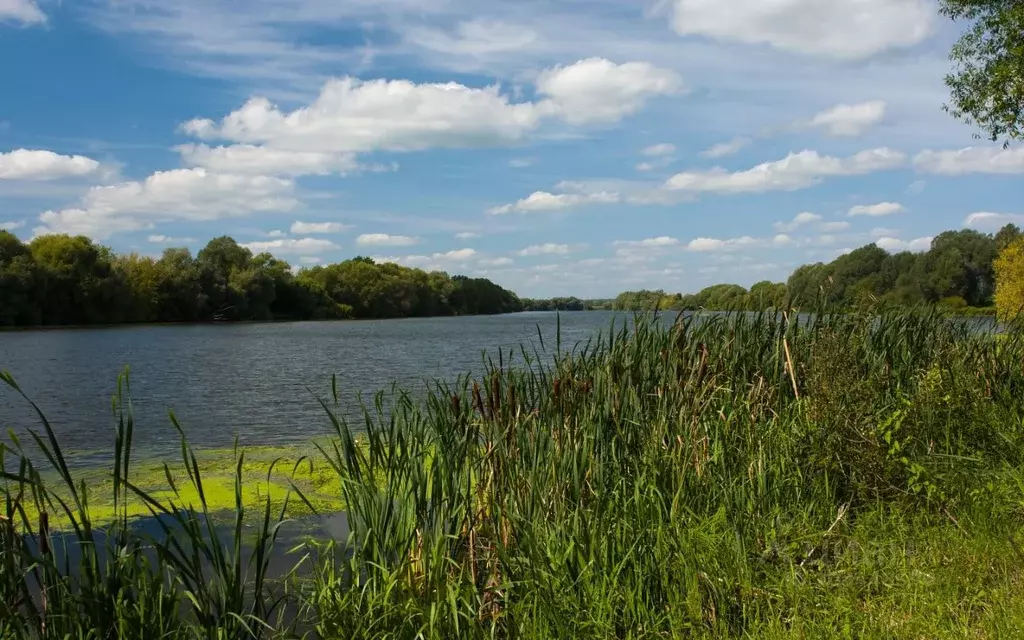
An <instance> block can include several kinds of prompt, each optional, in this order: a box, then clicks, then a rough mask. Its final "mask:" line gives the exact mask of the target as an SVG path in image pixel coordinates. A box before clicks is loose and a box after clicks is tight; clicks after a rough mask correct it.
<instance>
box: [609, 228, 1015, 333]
mask: <svg viewBox="0 0 1024 640" xmlns="http://www.w3.org/2000/svg"><path fill="white" fill-rule="evenodd" d="M1022 242H1024V240H1022V236H1021V231H1020V229H1018V228H1017V227H1016V226H1015V225H1012V224H1011V225H1007V226H1005V227H1003V228H1002V229H1001V230H999V232H998V233H996V234H994V235H991V234H985V233H979V232H977V231H972V230H962V231H946V232H945V233H942V234H939V235H938V236H936V237H935V238H934V239H933V240H932V244H931V248H930V249H929V250H928V251H925V252H923V253H911V252H909V251H904V252H901V253H889V252H887V251H885V250H884V249H881V248H880V247H878V246H877V245H875V244H869V245H865V246H863V247H861V248H859V249H856V250H854V251H851V252H850V253H847V254H844V255H842V256H840V257H838V258H836V259H835V260H833V261H832V262H829V263H827V264H825V263H821V262H818V263H815V264H808V265H804V266H802V267H800V268H798V269H797V270H796V271H794V272H793V274H792V275H791V276H790V277H789V280H788V281H787V282H785V283H782V282H770V281H764V282H758V283H757V284H755V285H753V286H752V287H750V289H749V290H748V289H746V288H744V287H741V286H739V285H735V284H718V285H714V286H711V287H708V288H706V289H704V290H703V291H701V292H699V293H694V294H686V295H684V294H678V293H677V294H669V293H666V292H665V291H661V290H658V291H647V290H644V291H627V292H625V293H622V294H620V295H619V296H618V297H617V298H615V300H614V301H613V302H612V303H611V307H612V308H614V309H626V310H639V309H653V308H659V309H676V310H695V309H708V310H734V309H746V310H750V311H760V310H765V309H783V308H795V307H810V306H814V305H818V304H826V305H829V306H835V307H840V308H859V307H864V306H873V305H882V306H886V305H914V304H933V305H938V306H941V307H943V308H946V309H948V310H950V311H952V312H956V313H963V314H972V313H973V314H986V313H993V314H994V313H995V312H996V308H995V303H996V281H997V271H998V267H999V260H998V259H997V258H998V256H1000V254H1001V253H1003V254H1004V258H1003V263H1004V264H1005V265H1006V267H1005V268H1004V271H1005V272H1006V282H1005V287H1004V289H1005V291H1006V292H1007V293H1006V296H1004V300H1005V302H1004V304H1003V306H1005V307H1007V309H1008V312H1012V309H1011V308H1010V307H1013V306H1014V305H1016V306H1017V307H1019V306H1020V305H1021V304H1024V300H1016V298H1015V296H1017V295H1018V294H1016V293H1014V292H1015V291H1017V290H1018V289H1019V284H1018V283H1017V279H1019V278H1020V271H1021V268H1022V266H1024V265H1021V264H1019V259H1018V258H1017V257H1016V256H1018V255H1020V250H1019V245H1020V244H1021V243H1022ZM1011 245H1014V246H1015V247H1018V248H1017V250H1016V251H1007V249H1008V248H1010V247H1011ZM1011 254H1012V260H1011ZM1018 310H1019V309H1018Z"/></svg>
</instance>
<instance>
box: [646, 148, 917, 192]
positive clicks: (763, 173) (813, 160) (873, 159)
mask: <svg viewBox="0 0 1024 640" xmlns="http://www.w3.org/2000/svg"><path fill="white" fill-rule="evenodd" d="M905 161H906V156H905V155H904V154H902V153H900V152H899V151H894V150H892V149H889V148H885V147H883V148H880V149H872V150H869V151H862V152H860V153H858V154H856V155H853V156H849V157H847V158H835V157H832V156H821V155H818V153H817V152H815V151H806V150H805V151H801V152H799V153H791V154H789V155H788V156H787V157H785V158H783V159H782V160H777V161H775V162H765V163H762V164H759V165H757V166H756V167H753V168H752V169H748V170H746V171H739V172H735V173H730V172H728V171H726V170H725V169H722V168H715V169H712V170H710V171H698V172H684V173H678V174H676V175H674V176H672V177H671V178H669V179H668V182H666V183H665V187H666V188H667V189H670V190H677V191H690V192H694V193H762V192H765V191H795V190H797V189H804V188H806V187H810V186H813V185H815V184H818V183H819V182H821V180H822V179H824V178H826V177H831V176H855V175H864V174H868V173H872V172H875V171H883V170H886V169H892V168H895V167H898V166H900V165H902V164H903V163H904V162H905Z"/></svg>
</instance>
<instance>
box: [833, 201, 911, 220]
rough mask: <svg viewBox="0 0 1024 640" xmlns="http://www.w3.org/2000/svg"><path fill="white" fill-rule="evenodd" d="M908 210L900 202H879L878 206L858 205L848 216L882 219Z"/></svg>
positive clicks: (852, 208) (851, 209)
mask: <svg viewBox="0 0 1024 640" xmlns="http://www.w3.org/2000/svg"><path fill="white" fill-rule="evenodd" d="M906 210H907V208H906V207H904V206H903V205H902V204H900V203H898V202H879V203H878V204H858V205H857V206H855V207H850V210H849V211H848V212H847V214H846V215H848V216H851V217H852V216H868V217H870V218H880V217H882V216H891V215H894V214H897V213H902V212H904V211H906Z"/></svg>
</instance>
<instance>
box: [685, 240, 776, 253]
mask: <svg viewBox="0 0 1024 640" xmlns="http://www.w3.org/2000/svg"><path fill="white" fill-rule="evenodd" d="M760 244H762V241H760V240H758V239H757V238H751V237H750V236H743V237H740V238H729V239H726V240H721V239H718V238H694V239H693V240H691V241H690V242H689V243H688V244H687V245H686V249H687V251H697V252H714V251H735V250H737V249H744V248H749V247H755V246H758V245H760Z"/></svg>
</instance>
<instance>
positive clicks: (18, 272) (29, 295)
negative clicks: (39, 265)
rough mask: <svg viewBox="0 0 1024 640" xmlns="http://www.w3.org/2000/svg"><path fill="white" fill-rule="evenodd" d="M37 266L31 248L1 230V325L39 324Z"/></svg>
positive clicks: (11, 234)
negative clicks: (30, 251)
mask: <svg viewBox="0 0 1024 640" xmlns="http://www.w3.org/2000/svg"><path fill="white" fill-rule="evenodd" d="M36 271H37V270H36V264H35V260H34V259H33V257H32V254H31V253H29V250H28V247H26V246H25V245H24V244H22V242H21V240H19V239H18V237H17V236H15V235H14V234H13V233H10V232H8V231H4V230H2V229H0V301H2V304H0V325H7V326H13V325H24V324H38V323H39V322H40V312H39V306H38V304H37V302H36V295H35V294H36V279H37V273H36Z"/></svg>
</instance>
